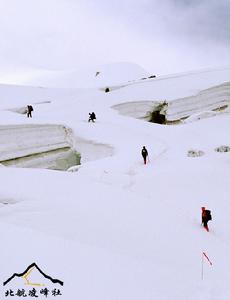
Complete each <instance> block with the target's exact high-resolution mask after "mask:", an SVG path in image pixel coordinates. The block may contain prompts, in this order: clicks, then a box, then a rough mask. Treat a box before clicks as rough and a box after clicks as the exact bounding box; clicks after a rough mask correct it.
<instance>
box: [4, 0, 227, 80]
mask: <svg viewBox="0 0 230 300" xmlns="http://www.w3.org/2000/svg"><path fill="white" fill-rule="evenodd" d="M0 32H1V39H0V67H1V69H2V70H4V69H13V68H21V67H28V68H29V67H36V68H45V69H69V68H70V69H75V68H78V67H81V68H82V67H84V66H85V67H88V66H91V65H97V64H107V63H114V62H133V63H136V64H139V65H141V66H142V67H144V68H145V69H146V70H148V71H149V72H152V73H155V74H167V73H175V72H180V71H187V70H194V69H199V68H212V67H219V66H230V0H161V1H160V0H0Z"/></svg>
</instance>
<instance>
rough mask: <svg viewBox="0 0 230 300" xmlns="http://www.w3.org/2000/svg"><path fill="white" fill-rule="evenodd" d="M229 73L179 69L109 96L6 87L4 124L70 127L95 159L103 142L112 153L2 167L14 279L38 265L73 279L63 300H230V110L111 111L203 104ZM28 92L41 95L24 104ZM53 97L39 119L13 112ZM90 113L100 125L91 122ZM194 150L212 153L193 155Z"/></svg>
mask: <svg viewBox="0 0 230 300" xmlns="http://www.w3.org/2000/svg"><path fill="white" fill-rule="evenodd" d="M128 71H129V70H127V72H128ZM229 75H230V69H225V70H213V71H211V70H210V71H208V72H203V73H202V72H197V73H192V74H191V73H190V74H181V75H179V74H178V75H176V76H175V75H173V76H171V77H170V76H168V77H165V78H156V79H152V80H147V82H145V80H142V81H138V82H135V83H132V84H129V85H128V86H125V87H123V85H122V87H120V88H119V89H117V90H114V91H112V92H110V93H104V92H102V91H100V90H98V89H84V90H81V89H79V90H78V89H76V90H74V89H69V90H68V89H65V90H60V89H44V94H43V96H45V97H44V98H43V99H41V98H42V97H40V96H41V95H39V92H38V93H37V91H39V89H36V88H31V87H14V86H11V87H10V86H9V87H7V89H8V92H7V93H8V94H7V95H8V96H7V97H8V99H11V100H10V101H5V103H4V104H3V105H2V106H1V108H2V109H3V110H1V112H0V117H1V124H3V123H5V124H26V125H27V126H29V125H30V124H62V125H65V126H68V127H70V128H71V129H72V130H73V133H74V135H75V139H76V140H75V142H76V144H75V147H77V144H78V140H79V141H82V140H84V143H82V144H81V143H80V142H79V144H81V154H82V155H83V156H84V154H85V153H87V155H90V153H91V155H92V156H93V152H94V149H95V148H94V147H93V146H92V145H94V144H95V145H100V146H99V148H98V149H99V150H98V152H102V153H103V156H104V158H103V157H102V156H101V157H100V159H99V160H93V161H91V162H89V161H88V162H86V163H83V164H82V165H81V167H80V168H79V169H78V171H77V172H57V171H50V170H42V169H40V170H38V169H36V170H35V169H20V168H17V169H14V168H9V167H7V168H0V177H1V182H2V183H3V184H2V185H1V188H0V222H1V226H0V228H1V229H0V230H1V236H2V243H3V245H5V247H3V250H2V253H1V258H0V262H1V277H2V278H3V281H4V280H5V279H7V278H8V277H9V276H11V275H12V274H13V273H14V272H22V271H24V270H25V269H26V267H27V266H28V265H30V264H31V263H32V262H34V261H36V263H37V264H38V265H39V266H40V267H41V268H42V269H44V270H46V271H47V272H49V273H50V274H52V275H53V276H55V277H56V278H60V279H61V280H63V281H64V287H63V295H62V297H61V296H60V298H59V299H61V298H62V299H66V300H72V299H73V300H74V299H90V300H91V299H98V300H99V299H100V300H101V299H119V300H120V299H121V300H123V299H124V300H127V299H136V300H139V299H144V300H150V299H159V300H168V299H170V300H171V299H172V300H182V299H183V300H184V299H188V300H201V299H202V300H228V299H229V297H230V288H229V284H228V281H229V276H230V271H229V270H230V258H229V250H230V234H229V232H230V228H229V227H230V226H229V220H228V219H229V213H228V211H229V210H230V204H229V201H228V194H229V178H230V177H229V175H230V169H229V164H230V152H227V153H218V152H216V151H215V148H216V147H218V146H221V145H230V140H229V128H230V119H229V115H228V114H222V115H219V116H214V117H211V118H207V119H203V120H200V121H199V122H192V123H188V124H183V125H179V126H173V125H172V126H162V125H158V124H152V123H148V122H144V121H141V120H138V119H135V118H132V117H128V116H123V115H120V114H119V113H118V112H117V111H116V110H114V109H112V108H111V107H112V106H113V105H117V104H119V103H126V102H129V103H130V104H131V106H130V107H129V108H131V107H132V102H134V101H138V102H141V101H143V102H144V101H146V100H148V101H158V100H164V99H168V100H172V101H173V100H175V99H179V98H183V97H192V96H196V97H198V98H196V100H197V101H198V103H199V95H200V94H199V92H200V91H201V90H204V89H208V88H211V87H213V86H216V85H220V84H223V83H225V82H228V81H229V78H230V77H229ZM18 89H21V90H22V91H23V92H22V95H23V94H24V95H26V91H27V89H28V95H30V97H29V96H28V98H26V101H25V100H23V101H22V100H19V99H18V96H17V90H18ZM4 91H6V89H5V87H3V89H1V88H0V92H1V93H2V98H4ZM201 95H202V94H201ZM38 98H39V99H38ZM48 98H50V99H52V101H51V102H49V103H44V104H42V105H37V106H35V111H34V117H33V119H32V121H31V120H28V119H27V118H26V116H25V115H22V114H19V113H17V112H12V111H10V112H9V111H6V110H5V109H6V108H7V109H11V108H15V107H20V106H21V105H22V106H23V105H24V104H27V102H28V101H29V100H30V103H34V102H33V101H32V100H33V99H34V100H35V101H38V100H39V101H40V100H43V101H47V100H48ZM199 104H200V103H199ZM91 111H95V112H96V115H97V120H96V122H95V123H88V122H87V119H88V112H91ZM143 145H145V146H146V147H147V149H148V151H149V162H148V164H147V165H146V166H145V165H143V162H142V157H141V155H140V150H141V148H142V146H143ZM190 149H195V150H202V151H203V152H204V155H203V156H202V157H194V158H192V157H188V156H187V152H188V151H189V150H190ZM12 187H13V188H12ZM6 203H8V205H7V204H6ZM201 206H207V207H208V208H209V209H211V210H212V214H213V221H212V222H210V223H209V224H210V232H209V233H207V232H205V231H204V230H203V228H202V227H201V225H200V208H201ZM203 251H205V253H207V255H208V256H209V258H210V260H211V261H212V262H213V266H210V265H209V264H208V262H207V260H205V261H204V274H203V275H204V276H203V277H204V278H203V280H201V258H202V252H203ZM18 257H20V259H18ZM1 289H2V291H0V293H3V292H4V291H5V287H3V286H2V288H1Z"/></svg>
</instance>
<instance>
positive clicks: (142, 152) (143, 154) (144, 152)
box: [141, 146, 148, 165]
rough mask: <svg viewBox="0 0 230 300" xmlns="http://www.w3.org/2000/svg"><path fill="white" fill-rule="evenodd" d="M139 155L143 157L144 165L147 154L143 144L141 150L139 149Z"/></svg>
mask: <svg viewBox="0 0 230 300" xmlns="http://www.w3.org/2000/svg"><path fill="white" fill-rule="evenodd" d="M141 155H142V157H143V159H144V164H145V165H146V159H147V156H148V151H147V149H146V148H145V146H143V148H142V150H141Z"/></svg>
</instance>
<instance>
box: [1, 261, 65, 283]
mask: <svg viewBox="0 0 230 300" xmlns="http://www.w3.org/2000/svg"><path fill="white" fill-rule="evenodd" d="M20 277H21V278H22V279H23V280H24V283H25V285H29V286H37V287H39V286H44V285H45V284H44V283H42V281H43V280H46V281H47V280H49V281H51V282H52V283H58V284H60V285H61V286H63V285H64V282H63V281H61V280H59V279H54V278H52V277H51V276H49V275H46V274H45V273H44V272H43V271H42V270H41V269H40V268H39V267H38V266H37V265H36V263H32V264H31V265H29V266H28V268H27V269H26V270H25V271H24V272H22V273H14V274H13V275H12V276H11V277H10V278H8V279H7V280H6V281H4V282H3V285H4V286H5V285H7V284H8V283H9V282H10V281H12V280H13V279H16V278H20Z"/></svg>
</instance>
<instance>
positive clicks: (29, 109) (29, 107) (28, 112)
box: [26, 105, 34, 118]
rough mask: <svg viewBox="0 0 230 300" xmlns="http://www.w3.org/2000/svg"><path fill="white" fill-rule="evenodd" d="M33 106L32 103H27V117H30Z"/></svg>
mask: <svg viewBox="0 0 230 300" xmlns="http://www.w3.org/2000/svg"><path fill="white" fill-rule="evenodd" d="M33 110H34V109H33V106H32V105H27V111H26V112H27V118H29V117H30V118H32V111H33Z"/></svg>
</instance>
